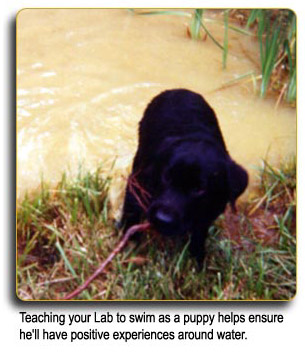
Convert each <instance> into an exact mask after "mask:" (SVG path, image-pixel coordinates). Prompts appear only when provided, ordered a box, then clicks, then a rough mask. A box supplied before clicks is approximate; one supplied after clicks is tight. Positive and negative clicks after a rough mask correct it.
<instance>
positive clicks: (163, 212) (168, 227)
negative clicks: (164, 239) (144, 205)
mask: <svg viewBox="0 0 305 359" xmlns="http://www.w3.org/2000/svg"><path fill="white" fill-rule="evenodd" d="M149 221H150V222H151V223H152V224H153V226H154V227H155V228H156V230H157V231H158V232H160V233H162V234H165V235H173V234H175V232H176V231H177V228H178V220H177V214H175V212H174V211H173V210H171V209H170V208H167V207H163V206H160V207H159V206H153V207H152V208H151V209H150V211H149Z"/></svg>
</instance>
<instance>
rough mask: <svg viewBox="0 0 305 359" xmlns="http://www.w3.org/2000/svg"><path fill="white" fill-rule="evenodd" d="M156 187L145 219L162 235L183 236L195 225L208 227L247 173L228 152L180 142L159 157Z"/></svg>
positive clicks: (242, 185) (243, 185) (240, 188)
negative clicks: (199, 224) (172, 149)
mask: <svg viewBox="0 0 305 359" xmlns="http://www.w3.org/2000/svg"><path fill="white" fill-rule="evenodd" d="M157 172H158V173H157V175H156V176H157V177H158V178H157V185H156V191H155V196H153V198H152V201H151V204H150V207H149V209H148V219H149V221H150V222H151V223H152V224H153V225H154V227H155V228H156V229H157V230H158V231H159V232H160V233H162V234H164V235H177V234H184V233H186V232H187V231H190V230H191V229H192V228H193V226H194V224H195V223H197V224H198V223H202V224H204V223H206V224H207V226H208V225H210V223H211V221H213V220H214V219H215V218H216V217H217V216H218V215H219V214H220V213H222V212H223V211H224V209H225V206H226V204H227V203H228V202H230V203H231V204H232V206H233V207H234V206H235V200H236V199H237V197H238V196H239V195H240V194H242V192H243V191H244V190H245V188H246V186H247V183H248V175H247V173H246V171H245V170H244V169H243V168H242V167H241V166H239V165H238V164H236V163H235V162H234V161H232V159H231V158H230V157H229V155H228V154H227V153H225V152H224V151H222V150H220V149H218V148H216V147H212V146H211V147H207V146H206V145H205V146H202V144H200V143H198V144H194V143H191V144H188V143H183V144H181V145H179V146H175V151H173V152H172V151H169V152H168V153H166V151H165V152H164V154H163V156H162V154H161V155H160V156H159V166H158V171H157Z"/></svg>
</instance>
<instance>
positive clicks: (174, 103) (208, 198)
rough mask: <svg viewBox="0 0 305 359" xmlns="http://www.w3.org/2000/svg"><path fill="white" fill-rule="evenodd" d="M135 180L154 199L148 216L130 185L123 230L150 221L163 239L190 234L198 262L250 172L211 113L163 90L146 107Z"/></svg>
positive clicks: (190, 96)
mask: <svg viewBox="0 0 305 359" xmlns="http://www.w3.org/2000/svg"><path fill="white" fill-rule="evenodd" d="M241 151H242V149H241ZM132 175H135V176H136V179H137V181H138V183H139V184H140V185H141V186H142V187H143V188H144V189H145V190H146V191H148V192H149V193H150V196H151V197H150V201H149V204H148V209H147V211H145V210H143V208H142V207H141V206H140V205H139V201H138V199H137V198H136V196H135V195H134V194H133V193H132V191H130V188H128V186H127V189H126V195H125V202H124V208H123V216H122V222H123V223H124V224H125V228H126V229H127V228H129V227H130V226H132V225H133V224H136V223H139V222H140V221H141V220H142V219H143V218H147V219H148V220H149V221H150V222H151V224H152V225H153V226H154V228H155V229H156V230H157V231H158V232H160V233H161V234H163V235H165V236H175V235H181V234H186V233H190V234H191V243H190V251H191V253H192V254H193V255H194V256H195V257H196V258H197V260H198V262H202V260H203V258H204V242H205V238H206V236H207V233H208V229H209V227H210V226H211V224H212V223H213V221H214V220H215V219H216V218H217V217H218V216H219V215H220V214H221V213H223V212H224V210H225V207H226V205H227V203H231V205H232V206H233V207H234V206H235V200H236V199H237V197H238V196H240V195H241V194H242V193H243V191H244V190H245V188H246V187H247V184H248V175H247V172H246V171H245V170H244V169H243V168H242V167H241V166H240V165H238V164H237V163H235V162H234V161H233V160H232V159H231V157H230V155H229V153H228V151H227V149H226V146H225V143H224V140H223V137H222V134H221V131H220V128H219V125H218V122H217V118H216V116H215V113H214V111H213V109H212V108H211V107H210V106H209V105H208V104H207V102H206V101H205V100H204V99H203V97H202V96H201V95H199V94H196V93H194V92H192V91H188V90H184V89H175V90H168V91H164V92H162V93H161V94H160V95H158V96H156V97H155V98H154V99H153V100H152V101H151V103H150V104H149V105H148V106H147V108H146V110H145V112H144V116H143V118H142V120H141V122H140V126H139V146H138V150H137V153H136V155H135V158H134V162H133V167H132ZM137 193H138V192H137ZM138 194H139V193H138Z"/></svg>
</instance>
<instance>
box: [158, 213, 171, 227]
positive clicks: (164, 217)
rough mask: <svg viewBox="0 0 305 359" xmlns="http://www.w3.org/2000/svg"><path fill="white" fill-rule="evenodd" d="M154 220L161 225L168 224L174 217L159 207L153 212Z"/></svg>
mask: <svg viewBox="0 0 305 359" xmlns="http://www.w3.org/2000/svg"><path fill="white" fill-rule="evenodd" d="M155 220H156V221H157V222H159V223H160V224H162V225H169V226H170V225H172V223H173V222H174V217H173V215H172V214H170V213H168V212H166V211H164V210H162V209H159V210H158V211H157V212H156V214H155Z"/></svg>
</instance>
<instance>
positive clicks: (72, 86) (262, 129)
mask: <svg viewBox="0 0 305 359" xmlns="http://www.w3.org/2000/svg"><path fill="white" fill-rule="evenodd" d="M209 16H210V17H211V19H212V21H209V22H207V25H208V26H209V29H210V31H211V32H212V33H213V34H214V36H215V37H216V38H218V39H219V40H220V41H222V38H223V27H222V25H221V24H219V23H217V22H216V21H215V20H217V19H218V15H215V14H213V13H210V14H209ZM187 22H188V19H187V18H182V17H178V16H177V17H174V16H135V15H133V14H132V13H131V12H128V11H127V10H123V9H121V10H68V9H66V10H56V9H49V10H42V9H41V10H40V9H39V10H38V9H37V10H33V9H32V10H31V9H29V10H23V11H22V12H21V13H19V15H18V19H17V81H18V82H17V115H18V119H17V144H18V158H17V166H18V167H17V180H18V198H19V199H20V198H22V196H23V195H24V193H25V191H27V190H32V189H35V188H37V187H38V186H39V184H40V181H41V178H42V177H43V179H44V180H47V181H48V182H51V183H52V184H56V182H57V181H58V180H59V178H60V177H61V175H62V173H63V171H68V172H70V173H71V174H75V173H76V172H77V171H78V168H79V166H80V165H81V166H82V167H83V168H86V169H95V168H96V167H97V166H98V165H101V166H102V167H103V168H104V169H105V171H108V170H109V168H111V166H112V165H113V163H114V160H115V165H114V167H113V169H112V175H113V176H114V181H113V185H112V188H111V200H112V203H113V205H114V207H115V208H116V209H117V208H118V207H119V204H120V203H121V201H122V190H123V188H124V181H125V178H126V176H127V174H128V172H129V170H130V165H131V161H132V158H133V154H134V152H135V150H136V146H137V124H138V121H139V120H140V118H141V115H142V113H143V110H144V108H145V106H146V104H147V103H148V102H149V100H150V99H151V98H152V97H153V96H155V95H156V94H158V93H159V92H161V91H162V90H165V89H170V88H176V87H184V88H188V89H192V90H194V91H197V92H200V93H201V94H203V95H204V97H205V98H206V99H207V100H208V102H209V103H210V104H211V105H212V107H213V108H214V110H215V111H216V113H217V115H218V119H219V122H220V126H221V128H222V131H223V134H224V137H225V140H226V143H227V146H228V149H229V151H230V153H231V155H232V157H234V158H235V159H236V160H237V161H238V162H240V163H241V164H243V165H244V166H245V167H246V168H247V169H248V170H249V171H250V174H251V182H252V184H254V183H255V174H256V172H255V167H256V166H257V165H259V164H260V163H261V160H262V158H267V159H268V160H269V161H270V162H271V163H272V164H276V163H279V161H281V160H282V159H284V158H286V157H289V156H291V155H293V154H294V153H295V147H296V114H295V111H294V110H293V109H291V108H288V107H284V106H281V107H279V108H277V109H276V110H275V101H274V100H261V99H259V98H258V97H257V96H256V95H255V94H254V92H253V84H247V85H246V84H244V85H238V86H231V87H228V88H225V89H221V90H220V88H221V87H222V85H223V84H226V83H228V82H229V81H230V80H232V79H234V78H236V77H238V76H239V75H242V74H245V73H247V72H249V71H256V72H258V69H259V65H258V64H259V58H258V57H259V56H258V53H257V44H256V43H255V41H254V40H251V38H249V37H247V36H244V35H240V34H238V33H236V32H230V33H229V44H230V47H229V58H228V66H227V69H226V70H225V71H223V70H222V53H221V51H220V50H219V49H218V48H217V47H216V46H215V44H213V43H212V41H210V40H209V39H208V40H206V41H202V42H196V41H192V40H190V39H189V38H188V37H187V36H186V24H187ZM252 186H253V185H252Z"/></svg>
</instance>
